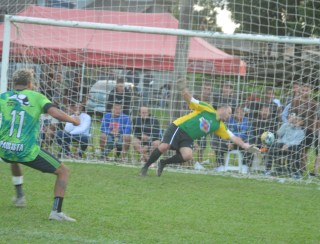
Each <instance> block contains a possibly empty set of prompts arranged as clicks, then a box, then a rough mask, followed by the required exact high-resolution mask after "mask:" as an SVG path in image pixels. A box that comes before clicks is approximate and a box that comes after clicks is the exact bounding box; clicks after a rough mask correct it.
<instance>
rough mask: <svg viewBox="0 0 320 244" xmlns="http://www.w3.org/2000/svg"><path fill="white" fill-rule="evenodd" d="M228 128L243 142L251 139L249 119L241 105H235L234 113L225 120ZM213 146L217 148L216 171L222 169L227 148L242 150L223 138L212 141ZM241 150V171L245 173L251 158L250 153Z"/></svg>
mask: <svg viewBox="0 0 320 244" xmlns="http://www.w3.org/2000/svg"><path fill="white" fill-rule="evenodd" d="M227 126H228V129H229V130H230V131H231V132H232V133H233V134H234V135H235V136H237V137H240V138H241V139H242V140H243V141H244V142H246V143H249V141H250V140H251V137H252V136H251V124H250V122H249V119H248V118H247V117H245V112H244V109H243V108H242V107H237V108H236V109H235V112H234V115H233V116H231V117H230V119H229V120H228V121H227ZM213 144H214V147H215V148H216V149H217V150H216V154H217V156H216V157H217V164H218V167H217V168H216V171H218V172H221V171H223V170H224V154H225V153H226V152H227V151H228V150H235V149H237V150H242V148H240V147H239V146H237V145H236V144H235V143H233V142H230V141H227V140H223V139H215V140H214V141H213ZM242 151H243V152H242V153H243V166H242V172H243V173H247V172H248V169H249V168H248V167H249V166H250V162H251V160H252V154H250V153H248V152H247V151H244V150H242Z"/></svg>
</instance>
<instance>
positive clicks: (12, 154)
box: [0, 90, 51, 162]
mask: <svg viewBox="0 0 320 244" xmlns="http://www.w3.org/2000/svg"><path fill="white" fill-rule="evenodd" d="M46 104H51V102H50V100H48V98H46V97H45V96H44V95H42V94H40V93H38V92H35V91H32V90H21V91H17V90H12V91H8V92H5V93H2V94H1V95H0V157H1V158H5V159H7V160H11V161H15V162H29V161H32V160H34V159H35V158H36V157H37V156H38V154H39V152H40V146H39V142H38V136H39V130H40V115H41V114H42V113H43V112H44V107H45V105H46Z"/></svg>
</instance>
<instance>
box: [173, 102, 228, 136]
mask: <svg viewBox="0 0 320 244" xmlns="http://www.w3.org/2000/svg"><path fill="white" fill-rule="evenodd" d="M189 108H190V109H191V110H193V112H191V113H189V114H187V115H185V116H182V117H180V118H178V119H176V120H175V121H173V123H174V124H175V125H176V126H178V127H180V128H181V129H182V130H183V131H184V132H185V133H187V134H188V135H189V136H190V137H191V138H192V139H198V138H201V137H202V136H206V135H208V134H210V133H214V134H216V135H217V136H219V137H221V138H222V139H229V138H230V134H229V133H228V129H227V127H226V125H225V124H224V123H223V122H222V121H220V120H217V116H216V110H215V109H214V108H213V107H212V106H210V105H209V104H207V103H205V102H200V101H198V100H195V99H192V100H191V102H190V103H189Z"/></svg>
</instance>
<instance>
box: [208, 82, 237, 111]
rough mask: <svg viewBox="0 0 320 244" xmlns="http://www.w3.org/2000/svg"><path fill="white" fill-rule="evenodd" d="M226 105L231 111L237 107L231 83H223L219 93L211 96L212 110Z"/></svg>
mask: <svg viewBox="0 0 320 244" xmlns="http://www.w3.org/2000/svg"><path fill="white" fill-rule="evenodd" d="M226 104H227V105H229V106H230V107H231V108H232V110H234V109H235V108H236V107H237V105H238V101H237V97H236V96H235V94H234V92H233V83H232V82H231V81H225V82H224V83H223V84H222V87H221V89H220V92H219V93H214V94H213V107H214V108H218V107H221V105H226Z"/></svg>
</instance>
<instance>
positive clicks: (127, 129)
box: [101, 113, 131, 135]
mask: <svg viewBox="0 0 320 244" xmlns="http://www.w3.org/2000/svg"><path fill="white" fill-rule="evenodd" d="M114 129H117V130H118V131H119V134H120V135H125V134H131V121H130V118H129V116H128V115H125V114H120V116H118V117H112V113H105V114H104V115H103V118H102V121H101V132H103V133H105V134H110V133H111V132H112V130H114Z"/></svg>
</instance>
